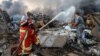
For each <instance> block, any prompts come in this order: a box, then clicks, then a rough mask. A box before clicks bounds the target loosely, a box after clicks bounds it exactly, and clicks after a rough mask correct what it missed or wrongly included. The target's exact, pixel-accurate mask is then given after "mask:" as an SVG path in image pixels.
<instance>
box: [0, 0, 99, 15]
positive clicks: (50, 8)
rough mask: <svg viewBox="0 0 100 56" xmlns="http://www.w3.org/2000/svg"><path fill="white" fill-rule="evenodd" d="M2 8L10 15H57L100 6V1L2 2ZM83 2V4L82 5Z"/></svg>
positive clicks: (40, 0)
mask: <svg viewBox="0 0 100 56" xmlns="http://www.w3.org/2000/svg"><path fill="white" fill-rule="evenodd" d="M1 1H2V4H1V5H2V8H3V9H4V10H7V12H8V13H9V14H10V15H15V14H24V13H26V11H37V12H41V13H44V14H52V15H56V14H58V13H59V12H61V11H64V10H66V9H67V8H69V7H70V6H73V5H74V6H75V7H76V8H77V9H78V8H79V7H80V5H83V6H84V5H89V4H91V3H93V4H96V5H100V0H16V1H15V0H0V2H1ZM82 2H83V3H82Z"/></svg>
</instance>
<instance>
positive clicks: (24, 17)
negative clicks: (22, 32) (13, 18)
mask: <svg viewBox="0 0 100 56" xmlns="http://www.w3.org/2000/svg"><path fill="white" fill-rule="evenodd" d="M27 19H28V17H27V16H22V18H21V21H20V23H21V25H24V24H25V23H27Z"/></svg>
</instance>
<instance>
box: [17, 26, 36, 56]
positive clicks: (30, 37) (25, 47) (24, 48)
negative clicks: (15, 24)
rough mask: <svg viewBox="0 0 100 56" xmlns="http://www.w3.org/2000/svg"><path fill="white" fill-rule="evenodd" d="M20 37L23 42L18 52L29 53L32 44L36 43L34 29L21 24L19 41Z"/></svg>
mask: <svg viewBox="0 0 100 56" xmlns="http://www.w3.org/2000/svg"><path fill="white" fill-rule="evenodd" d="M25 33H26V34H25ZM23 38H24V39H23ZM22 39H23V42H22V44H21V48H20V50H19V51H20V52H19V54H29V53H31V50H32V45H33V44H36V42H37V34H36V32H35V29H31V28H30V27H25V26H24V27H23V26H21V27H20V38H19V42H21V41H22Z"/></svg>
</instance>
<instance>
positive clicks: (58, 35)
mask: <svg viewBox="0 0 100 56" xmlns="http://www.w3.org/2000/svg"><path fill="white" fill-rule="evenodd" d="M0 21H2V22H0V32H1V33H2V34H3V35H2V36H0V54H1V55H2V56H7V55H8V54H5V52H6V51H5V50H6V49H10V48H9V46H10V44H11V42H12V41H13V43H12V44H15V43H14V42H16V41H17V40H16V39H17V38H18V36H15V35H18V34H16V33H15V34H14V33H11V32H10V33H8V29H9V28H8V26H9V24H8V25H7V24H6V23H5V20H3V19H2V18H0ZM84 32H85V34H84V36H91V34H90V33H91V30H89V29H85V30H84ZM38 35H39V36H38V37H39V39H40V44H41V48H40V49H37V50H38V51H39V52H40V53H41V52H42V51H43V50H42V49H44V50H46V49H49V50H48V53H49V54H50V55H52V56H63V55H67V54H68V51H71V52H74V51H75V52H77V53H78V54H80V53H81V54H80V56H100V47H99V46H98V45H97V42H96V41H95V40H93V39H87V38H86V41H85V42H83V41H82V40H81V39H79V38H77V30H76V29H67V30H66V29H65V28H63V26H62V28H49V29H44V30H41V31H39V33H38ZM2 37H3V38H2ZM15 40H16V41H15ZM83 43H85V45H86V46H88V50H86V49H85V45H84V44H83ZM10 51H11V50H10ZM66 52H67V53H66ZM42 54H43V53H42ZM9 56H11V55H9ZM44 56H45V55H44Z"/></svg>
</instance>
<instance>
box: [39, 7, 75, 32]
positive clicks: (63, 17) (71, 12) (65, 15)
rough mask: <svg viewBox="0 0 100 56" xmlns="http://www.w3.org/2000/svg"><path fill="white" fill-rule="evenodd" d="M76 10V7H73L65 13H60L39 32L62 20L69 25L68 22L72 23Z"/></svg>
mask: <svg viewBox="0 0 100 56" xmlns="http://www.w3.org/2000/svg"><path fill="white" fill-rule="evenodd" d="M75 10H76V9H75V6H71V7H70V8H69V9H67V10H65V11H63V12H60V13H59V14H57V15H56V16H55V17H54V18H53V19H51V20H50V21H49V22H48V23H47V24H45V25H44V26H43V27H41V28H40V29H39V30H42V29H43V28H45V27H46V26H47V25H49V24H50V23H51V22H53V21H54V20H58V21H59V20H60V21H62V22H63V23H67V22H69V21H71V20H72V19H73V16H74V14H75Z"/></svg>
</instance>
